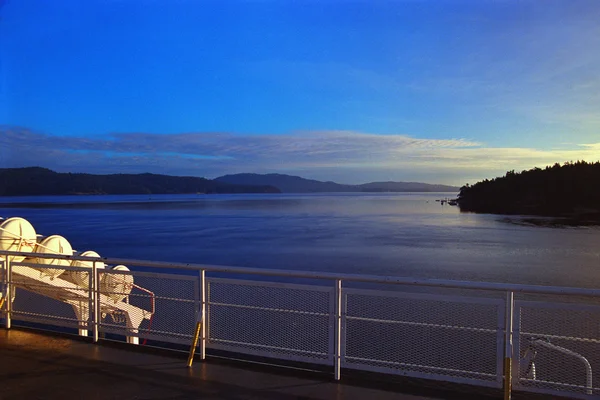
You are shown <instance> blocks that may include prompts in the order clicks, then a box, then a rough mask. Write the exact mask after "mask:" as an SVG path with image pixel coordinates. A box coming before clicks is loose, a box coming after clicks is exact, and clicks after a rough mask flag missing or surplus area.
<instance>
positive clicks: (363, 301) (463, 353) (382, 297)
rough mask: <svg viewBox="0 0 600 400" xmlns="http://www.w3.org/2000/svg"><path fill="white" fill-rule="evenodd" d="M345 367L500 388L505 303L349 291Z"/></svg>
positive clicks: (499, 301) (489, 300) (347, 294)
mask: <svg viewBox="0 0 600 400" xmlns="http://www.w3.org/2000/svg"><path fill="white" fill-rule="evenodd" d="M345 293H346V296H345V297H346V299H345V303H346V304H345V306H346V313H345V316H344V320H345V328H346V329H345V349H344V356H345V357H344V359H343V364H342V365H343V366H345V367H348V368H356V369H365V370H372V371H377V372H386V373H393V374H401V375H409V376H417V377H424V378H436V379H443V380H448V381H456V382H476V383H477V384H485V385H488V386H499V385H500V382H501V372H502V371H501V359H502V334H503V333H502V317H503V314H504V307H503V303H502V301H501V300H496V299H480V298H468V297H457V296H436V295H425V294H409V293H397V292H390V293H389V294H385V293H384V292H381V291H378V292H375V291H370V290H360V289H347V290H346V291H345Z"/></svg>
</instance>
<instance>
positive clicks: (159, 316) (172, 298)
mask: <svg viewBox="0 0 600 400" xmlns="http://www.w3.org/2000/svg"><path fill="white" fill-rule="evenodd" d="M99 278H100V279H99V280H100V282H101V283H100V292H101V294H102V295H103V296H104V297H101V299H103V301H102V302H101V311H102V316H101V317H102V322H101V325H100V328H99V329H100V331H101V332H106V333H112V334H118V335H122V336H139V337H142V338H148V339H153V340H158V341H164V342H171V343H183V344H189V343H190V342H191V339H192V337H193V335H194V330H195V324H196V321H197V316H198V310H199V301H198V298H199V287H198V279H199V278H198V277H194V276H187V275H175V274H160V273H148V272H120V271H119V272H118V271H111V270H101V271H100V272H99ZM131 278H133V279H131ZM131 283H133V284H131ZM115 301H116V302H115ZM123 303H125V304H129V305H131V306H132V307H131V308H130V309H128V310H126V311H127V313H128V314H129V318H130V319H133V327H134V328H135V325H136V323H135V322H136V321H138V322H139V321H140V320H141V324H140V325H139V332H137V333H136V332H135V331H132V330H131V327H132V323H131V322H130V323H128V315H127V313H124V310H123V309H119V308H117V307H116V305H117V304H120V305H121V307H123V306H122V304H123ZM153 310H154V314H152V311H153Z"/></svg>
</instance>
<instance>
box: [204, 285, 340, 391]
mask: <svg viewBox="0 0 600 400" xmlns="http://www.w3.org/2000/svg"><path fill="white" fill-rule="evenodd" d="M205 283H206V286H207V287H206V299H205V307H206V316H207V323H206V324H204V325H206V327H207V328H206V346H207V348H210V349H217V350H224V351H230V352H237V353H243V354H250V355H255V356H262V357H269V358H279V359H285V360H289V361H298V362H309V363H313V364H325V365H331V364H332V363H334V368H337V366H338V364H336V363H335V361H334V360H335V358H336V356H335V354H336V353H335V346H336V344H335V343H336V340H335V332H334V329H335V328H334V325H335V324H334V320H335V316H334V315H335V311H334V307H335V304H336V303H335V299H334V293H335V288H334V287H327V286H317V285H303V284H295V283H285V282H271V281H251V280H245V279H230V278H206V279H205ZM213 283H223V284H231V285H240V286H245V287H249V286H250V287H270V288H277V289H292V290H303V291H311V292H320V293H327V294H328V295H329V296H328V298H329V301H328V305H327V312H326V313H319V312H312V311H310V312H309V311H296V310H281V309H275V308H272V309H269V308H264V307H260V306H244V305H238V304H222V303H215V302H213V301H212V300H211V296H210V290H211V289H210V288H211V284H213ZM211 305H216V306H224V307H232V308H248V309H260V310H264V311H271V312H283V313H300V314H309V315H318V316H323V317H325V316H326V317H327V318H328V326H329V329H328V331H329V332H328V338H327V342H328V349H327V353H320V352H313V351H307V350H302V349H290V348H282V347H277V346H268V345H261V344H254V343H238V342H234V341H228V340H223V339H214V338H213V339H211V337H210V332H208V330H209V329H210V326H211V322H210V312H211V311H210V309H211V307H210V306H211ZM283 354H285V357H283V356H282V355H283ZM304 354H305V355H304ZM338 370H339V369H338ZM338 379H339V378H338Z"/></svg>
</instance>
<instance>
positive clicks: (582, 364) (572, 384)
mask: <svg viewBox="0 0 600 400" xmlns="http://www.w3.org/2000/svg"><path fill="white" fill-rule="evenodd" d="M515 317H516V318H517V321H516V323H515V337H516V340H517V341H518V344H517V347H516V349H515V350H516V352H515V354H518V356H519V367H518V370H517V374H518V376H516V377H515V378H516V379H515V382H514V385H515V388H516V389H519V390H532V391H541V392H545V393H554V394H557V395H563V396H564V395H569V396H572V395H577V394H578V395H580V396H582V397H586V396H590V395H595V396H598V395H600V322H599V321H600V307H598V306H591V305H576V304H566V303H549V302H544V303H541V302H526V301H522V302H517V303H516V308H515ZM594 374H596V376H594ZM596 398H597V397H596Z"/></svg>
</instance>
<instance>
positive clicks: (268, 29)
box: [0, 0, 600, 185]
mask: <svg viewBox="0 0 600 400" xmlns="http://www.w3.org/2000/svg"><path fill="white" fill-rule="evenodd" d="M2 4H3V5H2V7H1V8H0V37H1V38H2V39H1V41H0V125H1V127H0V167H18V166H28V165H41V166H45V167H48V168H52V169H55V170H57V171H64V172H66V171H73V172H92V173H113V172H128V173H129V172H156V173H167V174H176V175H193V176H206V177H209V178H210V177H216V176H219V175H222V174H225V173H236V172H257V173H268V172H281V173H290V174H298V175H302V176H305V177H310V178H315V179H323V180H335V181H339V182H342V183H362V182H367V181H375V180H411V181H425V182H431V183H450V184H457V185H460V184H464V183H466V182H474V181H476V180H478V179H482V178H486V177H492V176H497V175H501V174H503V173H504V172H505V171H506V170H508V169H515V170H521V169H525V168H531V167H534V166H543V165H547V164H553V163H554V162H564V161H567V160H577V159H585V160H588V161H595V160H598V159H600V51H599V50H598V49H600V24H599V23H598V21H600V2H599V1H596V0H589V1H583V0H565V1H555V0H547V1H536V0H520V1H517V0H513V1H509V0H498V1H491V0H473V1H462V0H455V1H450V0H447V1H444V0H439V1H433V0H432V1H425V0H423V1H418V0H412V1H408V0H407V1H401V0H395V1H392V0H388V1H379V0H371V1H367V0H363V1H341V0H335V1H334V0H320V1H317V0H305V1H274V0H273V1H269V0H253V1H227V0H218V1H217V0H214V1H213V0H207V1H200V0H197V1H192V0H162V1H158V0H86V1H81V0H78V1H73V0H61V1H42V0H37V1H34V0H4V2H3V3H2Z"/></svg>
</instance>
